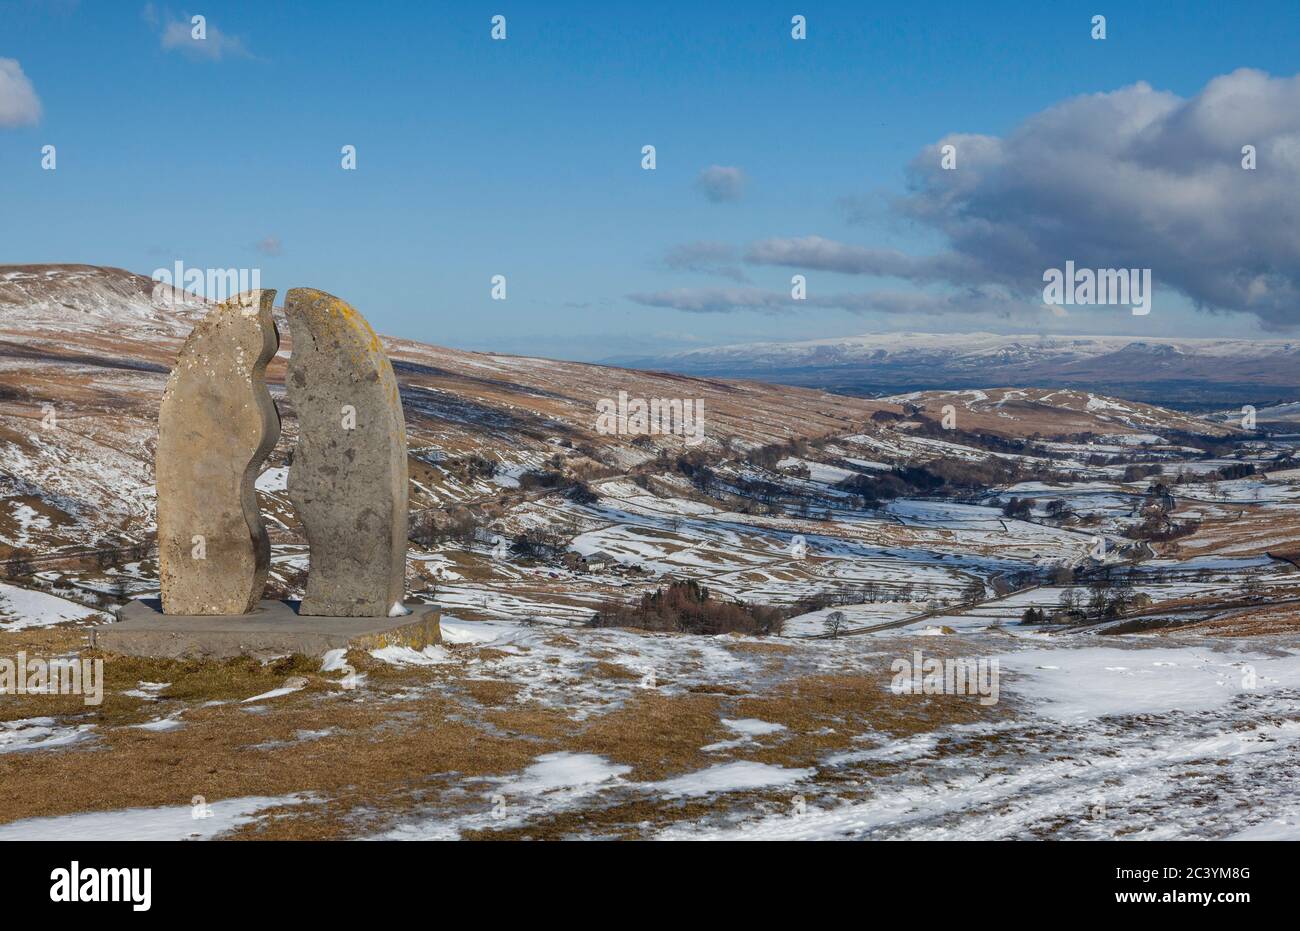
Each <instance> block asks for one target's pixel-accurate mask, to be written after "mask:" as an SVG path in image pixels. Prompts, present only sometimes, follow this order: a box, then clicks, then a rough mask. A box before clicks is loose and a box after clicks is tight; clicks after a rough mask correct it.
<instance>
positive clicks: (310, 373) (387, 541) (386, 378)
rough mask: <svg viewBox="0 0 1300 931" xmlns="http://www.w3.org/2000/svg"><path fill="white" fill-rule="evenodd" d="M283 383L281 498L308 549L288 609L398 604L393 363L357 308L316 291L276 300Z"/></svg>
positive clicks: (349, 613)
mask: <svg viewBox="0 0 1300 931" xmlns="http://www.w3.org/2000/svg"><path fill="white" fill-rule="evenodd" d="M285 313H286V315H287V316H288V318H289V330H290V334H291V337H292V341H293V353H292V355H291V356H290V359H289V372H288V375H287V377H286V378H285V392H286V395H287V398H288V400H289V402H290V403H291V404H292V406H293V408H294V411H295V412H296V413H297V416H298V443H297V446H295V447H294V451H293V463H292V465H291V466H290V469H289V482H288V491H289V498H290V500H291V501H292V502H293V506H294V508H295V510H296V511H297V514H298V518H299V519H300V520H301V521H302V523H303V527H304V529H305V531H306V534H307V542H308V545H309V547H310V550H311V570H310V573H309V575H308V577H307V592H306V597H305V598H304V599H303V601H302V604H301V606H300V607H299V609H298V613H299V614H301V615H317V616H326V617H384V616H388V615H396V614H403V613H405V611H406V609H404V608H403V607H402V596H403V594H404V592H405V578H406V534H407V513H406V506H407V494H408V490H407V482H408V473H407V463H406V421H405V418H404V417H403V416H402V402H401V398H400V396H399V394H398V389H397V378H396V376H395V375H394V374H393V366H392V364H391V363H390V362H389V361H388V356H387V355H385V353H384V349H383V346H382V345H381V343H380V341H379V337H378V336H377V335H376V334H375V331H374V330H372V329H371V328H370V324H368V323H367V322H366V321H365V319H364V318H363V317H362V316H361V314H359V313H357V311H356V310H355V309H354V308H352V307H351V306H349V305H348V304H347V303H345V302H344V301H341V300H339V299H338V298H337V297H334V296H333V295H330V294H326V293H325V292H323V291H316V290H313V289H311V288H293V289H292V290H290V291H289V293H288V295H287V296H286V299H285Z"/></svg>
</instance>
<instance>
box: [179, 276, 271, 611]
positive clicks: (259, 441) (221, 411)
mask: <svg viewBox="0 0 1300 931" xmlns="http://www.w3.org/2000/svg"><path fill="white" fill-rule="evenodd" d="M274 299H275V292H274V291H247V292H245V293H243V294H240V295H238V296H236V297H234V298H231V299H230V300H229V301H227V302H226V303H224V304H219V305H218V306H217V307H215V308H213V310H212V311H211V312H209V314H208V315H207V317H205V318H204V319H203V320H202V321H201V322H200V323H199V324H198V326H196V327H195V328H194V330H193V332H191V333H190V335H189V338H188V339H187V340H186V341H185V345H184V346H183V347H182V348H181V351H180V355H179V356H177V359H176V365H175V366H174V367H173V368H172V372H171V377H170V378H168V380H167V389H166V391H165V392H164V393H163V399H162V407H161V408H160V410H159V414H158V451H157V455H156V457H155V460H154V471H155V474H156V478H157V485H158V560H159V566H160V575H161V582H162V605H163V611H164V612H165V613H166V614H181V615H218V614H227V615H228V614H246V613H248V612H249V611H251V610H252V609H253V607H254V606H255V605H256V604H257V603H258V602H259V601H260V600H261V597H262V590H263V588H265V586H266V575H267V570H268V569H269V567H270V562H271V544H270V540H269V539H268V538H267V535H266V528H265V527H264V526H263V525H262V517H261V514H260V513H259V511H258V507H257V495H256V491H255V488H254V483H255V482H256V481H257V475H258V472H259V471H260V470H261V466H262V463H263V462H264V461H265V460H266V457H267V455H268V454H269V453H270V452H271V450H272V449H273V448H274V447H275V443H276V440H277V439H278V438H279V436H280V418H279V415H278V414H277V413H276V410H275V405H274V403H272V401H271V395H270V392H268V391H267V388H266V380H265V375H266V365H267V363H268V362H270V360H271V358H272V357H273V356H274V355H275V352H276V350H277V349H278V348H279V345H280V337H279V334H278V333H277V332H276V329H275V322H274V320H273V319H272V317H271V306H272V301H273V300H274Z"/></svg>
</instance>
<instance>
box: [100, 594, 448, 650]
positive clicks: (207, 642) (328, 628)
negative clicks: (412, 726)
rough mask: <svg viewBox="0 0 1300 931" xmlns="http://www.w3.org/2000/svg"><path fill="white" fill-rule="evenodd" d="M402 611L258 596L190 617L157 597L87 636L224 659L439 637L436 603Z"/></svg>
mask: <svg viewBox="0 0 1300 931" xmlns="http://www.w3.org/2000/svg"><path fill="white" fill-rule="evenodd" d="M407 607H408V608H410V609H411V613H410V614H407V615H405V616H403V617H305V616H302V615H299V614H298V602H296V601H263V602H262V603H261V604H259V605H258V606H257V607H256V608H254V609H253V611H252V612H251V613H249V614H243V615H234V616H229V615H227V616H210V617H193V616H185V615H177V614H163V613H162V605H161V603H160V602H159V601H158V599H156V598H152V599H143V600H137V601H132V602H130V603H129V604H127V605H125V606H124V607H122V608H121V609H119V611H118V612H117V614H118V621H117V623H115V624H105V625H104V626H102V627H96V628H94V629H93V630H91V633H90V642H91V645H92V646H94V647H98V648H99V649H101V650H104V651H105V652H109V653H121V654H125V655H127V656H151V657H157V658H163V659H228V658H230V657H232V656H246V655H247V656H256V657H262V658H265V657H270V656H284V655H287V654H290V653H303V654H305V655H307V656H320V655H321V654H323V653H326V652H328V651H329V650H336V649H338V648H339V647H344V648H347V649H355V650H374V649H377V648H379V647H387V646H407V647H411V648H412V649H414V650H423V649H424V648H425V647H426V646H428V645H429V644H431V643H441V642H442V628H441V627H440V625H439V623H438V621H439V612H438V609H437V608H436V607H434V606H433V605H407Z"/></svg>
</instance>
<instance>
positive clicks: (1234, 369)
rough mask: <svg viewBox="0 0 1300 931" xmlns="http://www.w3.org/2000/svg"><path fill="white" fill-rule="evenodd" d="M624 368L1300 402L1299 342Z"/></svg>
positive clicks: (1207, 403)
mask: <svg viewBox="0 0 1300 931" xmlns="http://www.w3.org/2000/svg"><path fill="white" fill-rule="evenodd" d="M617 362H618V364H621V365H634V366H636V367H638V368H652V369H662V370H666V371H670V372H679V373H682V374H688V375H708V376H721V377H728V378H753V379H759V380H762V381H775V382H782V383H785V384H791V385H804V386H815V387H819V388H825V389H830V390H834V391H839V392H845V393H849V394H863V395H873V394H881V393H894V392H898V391H913V390H920V389H933V388H949V389H954V388H993V387H1047V386H1051V387H1072V388H1081V389H1085V390H1099V391H1105V392H1106V393H1107V394H1112V395H1120V396H1123V397H1127V398H1134V399H1139V400H1144V401H1150V402H1156V403H1162V404H1174V405H1178V406H1183V407H1205V408H1208V407H1212V406H1214V405H1228V404H1255V405H1264V404H1270V403H1276V402H1279V401H1285V400H1294V399H1296V398H1300V340H1289V339H1276V340H1249V339H1169V338H1148V337H1143V338H1135V337H1129V336H1005V335H1000V334H994V333H885V334H867V335H863V336H848V337H840V338H835V339H817V340H804V341H800V342H786V343H777V342H771V343H742V344H737V345H731V346H716V347H711V348H707V349H691V350H687V351H685V352H679V353H675V354H673V355H669V356H661V357H643V358H636V359H629V358H623V359H619V360H617Z"/></svg>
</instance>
